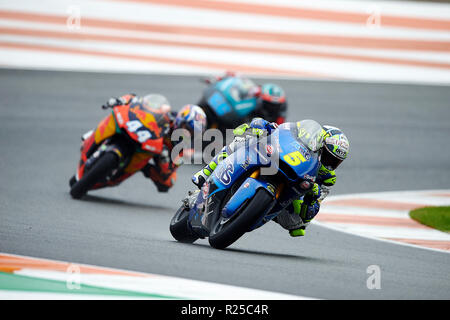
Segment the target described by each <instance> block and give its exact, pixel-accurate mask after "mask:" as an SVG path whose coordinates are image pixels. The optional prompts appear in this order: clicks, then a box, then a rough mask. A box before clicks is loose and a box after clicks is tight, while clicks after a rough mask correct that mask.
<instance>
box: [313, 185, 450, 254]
mask: <svg viewBox="0 0 450 320" xmlns="http://www.w3.org/2000/svg"><path fill="white" fill-rule="evenodd" d="M449 193H450V190H426V191H395V192H378V193H361V194H348V195H341V196H331V197H328V198H327V199H326V200H325V201H324V203H323V206H322V208H321V212H323V213H324V214H328V215H330V216H333V215H335V216H336V217H338V216H339V215H343V214H345V215H349V216H352V217H354V222H353V223H351V222H342V223H339V222H335V221H333V222H327V221H326V220H325V221H320V213H321V212H319V214H318V217H317V219H318V220H319V221H318V222H317V223H318V224H319V225H321V226H324V227H329V228H331V229H334V230H338V231H342V232H346V233H351V234H355V235H358V236H362V237H367V238H370V239H374V240H381V241H388V242H391V243H397V244H402V245H408V246H413V247H420V248H424V249H428V250H437V251H439V252H447V253H450V251H448V250H441V249H436V248H430V247H425V244H424V246H418V245H412V244H405V243H403V242H398V241H394V240H395V239H399V241H402V240H408V239H409V240H417V241H418V242H420V240H425V241H424V242H426V241H442V242H448V243H449V244H450V233H447V232H441V231H439V230H435V229H432V228H414V227H407V226H398V227H397V226H392V225H390V223H391V222H392V221H386V225H380V223H382V218H387V219H386V220H388V218H401V219H405V221H406V219H411V218H410V217H409V211H406V210H392V209H383V208H381V209H380V208H370V207H369V208H365V207H364V200H365V199H367V200H370V201H374V200H375V201H379V202H380V204H383V206H386V207H389V203H386V202H392V203H393V205H395V203H401V204H408V203H411V204H422V205H424V206H428V205H450V197H446V196H442V195H447V194H449ZM352 200H355V206H352V205H351V201H352ZM334 201H336V202H334ZM338 201H345V203H346V204H344V205H343V206H340V205H338ZM333 203H335V204H333ZM369 204H370V202H368V205H369ZM375 205H376V203H375V204H374V206H375ZM359 217H360V218H361V219H360V222H359V223H358V218H359ZM367 217H377V218H378V217H379V218H381V219H377V223H376V224H374V223H373V224H371V223H370V220H367ZM386 238H388V239H394V240H388V239H386ZM432 245H433V244H432V243H430V246H432Z"/></svg>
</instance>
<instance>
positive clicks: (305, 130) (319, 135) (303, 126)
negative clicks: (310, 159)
mask: <svg viewBox="0 0 450 320" xmlns="http://www.w3.org/2000/svg"><path fill="white" fill-rule="evenodd" d="M297 139H298V140H299V141H301V142H302V143H303V144H304V145H305V146H306V147H308V149H309V150H311V151H312V152H316V151H318V150H319V149H320V148H321V147H322V146H323V129H322V126H321V125H320V124H318V123H317V122H316V121H314V120H302V121H298V122H297Z"/></svg>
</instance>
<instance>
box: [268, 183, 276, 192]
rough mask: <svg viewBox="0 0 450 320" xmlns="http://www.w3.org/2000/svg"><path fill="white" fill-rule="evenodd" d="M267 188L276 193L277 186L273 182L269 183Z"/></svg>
mask: <svg viewBox="0 0 450 320" xmlns="http://www.w3.org/2000/svg"><path fill="white" fill-rule="evenodd" d="M267 190H269V191H270V192H272V193H275V187H274V186H273V185H271V184H268V185H267Z"/></svg>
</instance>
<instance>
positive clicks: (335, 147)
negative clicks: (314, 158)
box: [320, 125, 350, 170]
mask: <svg viewBox="0 0 450 320" xmlns="http://www.w3.org/2000/svg"><path fill="white" fill-rule="evenodd" d="M323 129H324V130H325V135H324V138H325V139H324V144H323V148H322V155H321V159H320V162H321V163H322V164H323V165H324V166H325V167H326V168H327V169H329V170H335V169H336V168H337V167H338V166H339V165H340V164H341V163H342V161H344V160H345V159H346V158H347V156H348V152H349V150H350V143H349V142H348V139H347V137H346V136H345V134H344V133H343V132H342V130H340V129H339V128H336V127H333V126H329V125H324V126H323Z"/></svg>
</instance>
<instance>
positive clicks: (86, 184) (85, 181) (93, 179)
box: [70, 152, 119, 199]
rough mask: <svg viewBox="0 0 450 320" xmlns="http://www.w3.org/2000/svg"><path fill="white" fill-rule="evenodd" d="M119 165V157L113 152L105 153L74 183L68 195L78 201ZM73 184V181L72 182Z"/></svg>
mask: <svg viewBox="0 0 450 320" xmlns="http://www.w3.org/2000/svg"><path fill="white" fill-rule="evenodd" d="M118 165H119V157H118V156H117V155H116V154H115V153H113V152H106V153H105V154H103V155H102V156H101V157H100V158H99V159H98V160H97V161H96V162H95V164H94V165H93V167H92V168H91V169H90V170H89V171H88V172H86V173H85V174H84V175H83V177H81V179H80V180H79V181H78V182H76V183H74V184H73V185H72V187H71V189H70V195H71V196H72V198H74V199H80V198H81V197H82V196H84V195H85V194H86V193H87V192H88V191H89V190H90V189H91V188H92V187H93V186H94V185H95V184H96V183H97V182H99V181H100V180H101V179H103V178H105V177H106V175H107V174H109V173H110V172H111V171H112V170H113V169H115V168H117V166H118ZM72 182H73V181H72Z"/></svg>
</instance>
